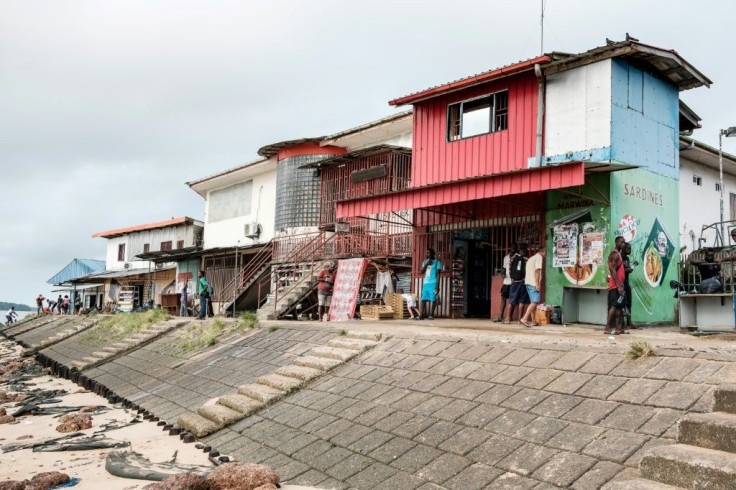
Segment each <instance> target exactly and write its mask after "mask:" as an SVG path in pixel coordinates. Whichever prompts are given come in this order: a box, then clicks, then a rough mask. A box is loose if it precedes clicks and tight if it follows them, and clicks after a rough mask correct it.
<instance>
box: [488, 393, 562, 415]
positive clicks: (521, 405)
mask: <svg viewBox="0 0 736 490" xmlns="http://www.w3.org/2000/svg"><path fill="white" fill-rule="evenodd" d="M549 395H550V394H549V393H545V392H544V391H540V390H530V389H526V388H524V389H522V390H521V391H519V392H518V393H515V394H514V395H512V396H511V397H509V398H507V399H506V400H504V401H502V402H501V404H500V405H501V406H502V407H504V408H510V409H512V410H518V411H520V412H526V411H528V410H529V409H531V408H533V407H535V406H537V405H538V404H539V403H541V402H542V401H543V400H544V399H545V398H547V397H548V396H549Z"/></svg>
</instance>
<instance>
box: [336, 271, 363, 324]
mask: <svg viewBox="0 0 736 490" xmlns="http://www.w3.org/2000/svg"><path fill="white" fill-rule="evenodd" d="M367 266H368V259H364V258H360V259H346V260H338V261H337V273H336V274H335V285H334V287H333V288H332V303H331V305H330V321H332V322H336V321H347V320H350V319H351V318H353V315H354V314H355V305H356V304H357V301H358V292H359V291H360V283H361V281H362V280H363V273H365V268H366V267H367Z"/></svg>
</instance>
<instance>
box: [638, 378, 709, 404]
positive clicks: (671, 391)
mask: <svg viewBox="0 0 736 490" xmlns="http://www.w3.org/2000/svg"><path fill="white" fill-rule="evenodd" d="M707 389H708V387H707V386H704V385H702V384H693V383H667V384H666V385H665V386H664V388H661V389H660V390H658V391H657V392H656V393H654V394H653V395H652V396H651V397H649V398H648V399H647V401H646V403H647V404H648V405H654V406H655V407H665V408H675V409H679V410H685V409H687V408H689V407H690V406H692V405H693V404H694V403H695V402H696V401H698V399H699V398H700V396H701V395H702V394H703V393H705V392H706V390H707Z"/></svg>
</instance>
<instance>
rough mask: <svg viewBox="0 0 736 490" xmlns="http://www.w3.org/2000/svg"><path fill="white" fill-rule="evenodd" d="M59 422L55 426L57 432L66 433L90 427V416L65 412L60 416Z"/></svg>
mask: <svg viewBox="0 0 736 490" xmlns="http://www.w3.org/2000/svg"><path fill="white" fill-rule="evenodd" d="M60 422H61V423H60V424H59V425H58V426H56V430H57V432H61V433H64V434H66V433H68V432H77V431H79V430H84V429H89V428H90V427H92V417H90V416H89V415H79V414H67V415H64V416H63V417H61V420H60Z"/></svg>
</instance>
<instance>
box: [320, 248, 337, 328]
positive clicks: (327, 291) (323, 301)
mask: <svg viewBox="0 0 736 490" xmlns="http://www.w3.org/2000/svg"><path fill="white" fill-rule="evenodd" d="M317 280H318V281H319V284H318V285H317V314H318V315H319V321H322V316H323V315H324V314H327V315H328V318H327V321H329V313H330V303H332V286H334V285H335V263H334V262H330V263H328V264H327V265H326V266H325V268H324V269H322V271H321V272H320V273H319V276H317Z"/></svg>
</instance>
